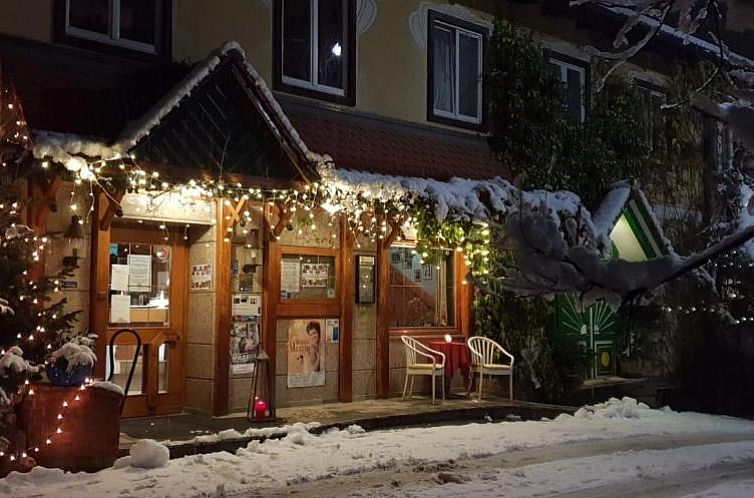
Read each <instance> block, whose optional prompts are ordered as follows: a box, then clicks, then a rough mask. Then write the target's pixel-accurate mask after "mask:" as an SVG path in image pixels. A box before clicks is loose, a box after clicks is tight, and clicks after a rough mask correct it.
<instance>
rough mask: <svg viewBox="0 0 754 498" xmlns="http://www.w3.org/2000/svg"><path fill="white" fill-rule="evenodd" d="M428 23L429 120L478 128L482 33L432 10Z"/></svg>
mask: <svg viewBox="0 0 754 498" xmlns="http://www.w3.org/2000/svg"><path fill="white" fill-rule="evenodd" d="M429 21H430V22H429V34H428V37H427V39H428V41H429V44H428V63H429V71H428V75H429V80H428V86H429V91H428V97H429V102H428V104H429V106H428V107H429V109H430V113H429V116H428V119H429V120H430V121H444V120H450V121H455V122H462V123H470V124H472V125H479V124H481V123H482V112H483V93H482V63H483V56H484V39H485V31H484V29H483V28H477V27H476V26H474V25H473V24H471V23H466V22H462V21H457V20H453V19H451V18H448V17H446V16H442V15H439V14H437V13H435V12H432V11H430V14H429ZM438 118H439V119H438Z"/></svg>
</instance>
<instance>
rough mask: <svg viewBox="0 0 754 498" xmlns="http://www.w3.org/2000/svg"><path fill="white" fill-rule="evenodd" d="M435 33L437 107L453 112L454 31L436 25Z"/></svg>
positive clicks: (434, 61) (434, 60)
mask: <svg viewBox="0 0 754 498" xmlns="http://www.w3.org/2000/svg"><path fill="white" fill-rule="evenodd" d="M433 34H434V36H433V50H434V57H433V70H434V79H433V81H434V94H435V95H434V96H435V102H434V105H435V109H438V110H442V111H447V112H453V96H454V95H455V87H454V80H455V49H454V43H453V40H454V36H453V32H452V31H450V30H448V29H445V28H442V27H439V26H435V27H434V29H433Z"/></svg>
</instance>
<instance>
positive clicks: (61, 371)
mask: <svg viewBox="0 0 754 498" xmlns="http://www.w3.org/2000/svg"><path fill="white" fill-rule="evenodd" d="M90 344H91V338H89V337H86V336H77V337H74V338H73V339H71V340H69V341H68V342H66V343H64V344H63V345H62V346H60V348H58V349H57V350H56V351H54V352H53V353H52V354H51V355H50V361H49V365H48V367H47V377H48V378H49V379H50V383H51V384H53V385H56V386H77V385H80V384H82V383H83V382H84V381H85V380H86V379H87V378H89V377H91V375H92V368H93V367H94V362H96V361H97V356H96V355H95V354H94V351H92V349H91V348H90V347H89V345H90Z"/></svg>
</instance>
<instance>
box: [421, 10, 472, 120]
mask: <svg viewBox="0 0 754 498" xmlns="http://www.w3.org/2000/svg"><path fill="white" fill-rule="evenodd" d="M433 21H434V24H433V25H432V29H430V34H429V35H430V36H433V35H434V27H435V26H437V25H439V26H440V27H442V28H448V29H450V30H451V32H454V33H455V40H454V43H455V45H454V46H455V74H454V75H453V79H454V81H453V88H454V95H453V109H454V111H453V112H448V111H445V110H443V109H438V108H436V107H435V103H434V95H433V96H432V114H433V115H435V116H437V117H440V118H445V119H452V120H454V121H463V122H464V123H472V124H481V123H482V107H483V102H484V98H483V94H482V90H483V85H482V67H483V66H482V64H483V63H484V53H483V52H484V35H483V34H482V33H479V32H477V31H472V30H470V29H465V28H462V27H460V26H458V25H455V24H452V23H450V22H447V21H445V20H442V19H434V20H433ZM461 34H464V35H467V36H469V37H471V38H474V39H476V41H477V44H478V48H479V50H478V54H479V60H478V61H477V62H478V67H479V74H478V78H477V115H476V116H468V115H466V114H461V112H460V110H459V109H460V105H459V103H460V98H461V97H460V92H461V88H460V87H461V85H460V84H459V83H460V79H461V72H460V68H461V60H460V59H461V53H460V50H461V49H460V45H461V44H460V43H459V41H460V39H461ZM434 45H435V44H434V40H433V41H432V46H433V47H434ZM432 70H433V71H434V70H435V67H434V61H433V65H432ZM429 77H430V78H432V79H433V81H434V77H435V75H434V74H431V75H429ZM432 89H433V90H432V91H433V93H434V91H435V90H436V89H435V88H434V85H433V87H432Z"/></svg>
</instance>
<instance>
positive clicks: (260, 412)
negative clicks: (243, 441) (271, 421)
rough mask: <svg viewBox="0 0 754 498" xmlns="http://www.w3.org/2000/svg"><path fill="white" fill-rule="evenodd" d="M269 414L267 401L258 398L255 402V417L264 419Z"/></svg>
mask: <svg viewBox="0 0 754 498" xmlns="http://www.w3.org/2000/svg"><path fill="white" fill-rule="evenodd" d="M266 416H267V402H266V401H265V400H263V399H260V398H256V401H255V402H254V418H256V419H263V418H265V417H266Z"/></svg>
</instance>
